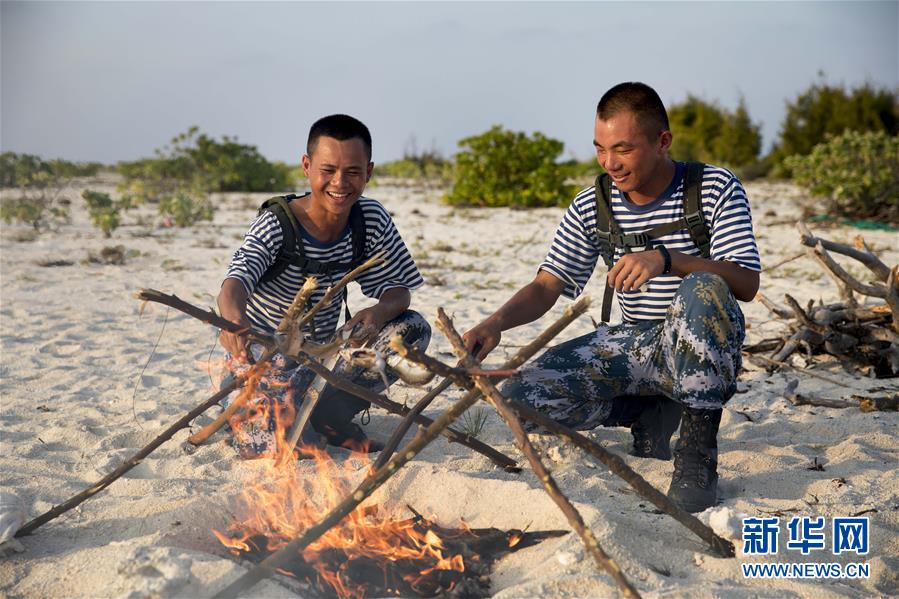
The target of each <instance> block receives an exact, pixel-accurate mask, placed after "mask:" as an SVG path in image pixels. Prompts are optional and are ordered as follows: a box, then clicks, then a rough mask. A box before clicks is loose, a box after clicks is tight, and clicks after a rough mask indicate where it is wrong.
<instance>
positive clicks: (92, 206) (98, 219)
mask: <svg viewBox="0 0 899 599" xmlns="http://www.w3.org/2000/svg"><path fill="white" fill-rule="evenodd" d="M81 197H82V198H83V199H84V203H85V205H86V206H87V212H88V215H89V216H90V219H91V223H93V225H94V226H95V227H97V228H98V229H100V230H101V231H103V235H104V236H105V237H107V238H108V237H111V236H112V232H113V231H115V230H116V229H117V228H118V227H119V225H120V224H121V222H122V218H121V213H122V211H123V210H127V209H128V208H130V207H131V203H130V202H129V201H128V199H127V198H125V199H120V200H113V199H112V197H110V195H109V194H108V193H103V192H99V191H92V190H90V189H86V190H84V191H83V192H81Z"/></svg>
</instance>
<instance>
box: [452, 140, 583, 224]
mask: <svg viewBox="0 0 899 599" xmlns="http://www.w3.org/2000/svg"><path fill="white" fill-rule="evenodd" d="M459 147H460V148H462V151H460V152H459V153H458V154H456V164H455V168H454V170H453V187H452V190H451V191H450V192H449V193H448V194H447V195H446V198H445V199H446V201H447V202H448V203H450V204H461V205H472V206H518V207H537V206H559V205H563V204H566V203H567V202H569V201H570V200H571V196H572V195H573V193H574V191H575V188H574V186H572V185H568V184H566V183H565V181H566V179H567V178H568V175H569V171H570V165H569V164H568V163H560V162H558V158H559V156H560V155H561V154H562V151H563V150H564V147H565V146H564V144H563V143H562V142H561V141H558V140H555V139H551V138H549V137H546V136H545V135H543V134H542V133H540V132H539V131H538V132H535V133H534V134H533V135H530V136H529V135H527V134H526V133H521V132H514V131H506V130H504V129H503V128H502V127H500V126H495V127H492V128H491V129H490V130H489V131H486V132H485V133H482V134H481V135H475V136H473V137H467V138H465V139H463V140H461V141H460V142H459Z"/></svg>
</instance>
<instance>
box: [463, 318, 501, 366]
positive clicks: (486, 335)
mask: <svg viewBox="0 0 899 599" xmlns="http://www.w3.org/2000/svg"><path fill="white" fill-rule="evenodd" d="M502 338H503V332H502V331H501V330H500V328H499V327H497V326H495V325H493V324H492V323H491V322H490V320H489V319H488V320H485V321H484V322H482V323H481V324H479V325H478V326H476V327H474V328H473V329H471V330H470V331H468V332H467V333H465V334H464V335H462V341H463V342H464V343H465V349H467V350H468V351H469V353H472V354H474V357H475V359H477V361H478V362H480V361H481V360H483V359H484V358H486V357H487V354H489V353H490V352H491V351H493V350H494V349H495V348H496V346H497V345H499V342H500V340H501V339H502Z"/></svg>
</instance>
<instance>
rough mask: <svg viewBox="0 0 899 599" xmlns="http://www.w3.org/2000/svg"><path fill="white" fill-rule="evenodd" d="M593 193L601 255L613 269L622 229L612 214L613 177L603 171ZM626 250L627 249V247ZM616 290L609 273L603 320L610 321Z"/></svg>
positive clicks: (603, 302)
mask: <svg viewBox="0 0 899 599" xmlns="http://www.w3.org/2000/svg"><path fill="white" fill-rule="evenodd" d="M593 194H594V196H595V199H596V242H597V245H598V246H599V255H600V256H602V259H603V262H605V263H606V268H607V270H612V266H613V265H614V263H615V247H616V245H620V244H619V243H618V242H619V241H620V240H621V230H620V229H619V228H618V223H617V222H615V217H614V216H612V177H610V176H609V174H608V173H603V174H601V175H600V176H598V177H596V181H595V182H594V184H593ZM625 251H627V250H626V249H625ZM614 294H615V290H614V289H613V288H612V287H610V286H609V275H608V273H607V274H606V288H605V291H603V295H602V315H601V316H600V318H601V319H602V322H609V318H610V317H611V315H612V296H613V295H614Z"/></svg>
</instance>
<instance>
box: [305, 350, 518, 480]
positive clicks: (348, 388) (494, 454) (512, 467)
mask: <svg viewBox="0 0 899 599" xmlns="http://www.w3.org/2000/svg"><path fill="white" fill-rule="evenodd" d="M304 365H305V366H306V367H307V368H309V370H312V371H313V372H315V373H316V374H317V375H319V376H321V377H322V378H323V379H325V380H326V381H327V382H328V383H329V384H330V385H331V386H333V387H335V388H337V389H340V390H341V391H345V392H347V393H350V394H352V395H355V396H356V397H359V398H361V399H364V400H365V401H367V402H369V403H373V404H375V405H376V406H380V407H382V408H384V409H385V410H387V411H388V412H391V413H393V414H398V415H400V416H406V415H407V414H409V413H410V412H411V410H410V409H409V408H407V407H406V406H404V405H403V404H400V403H397V402H395V401H393V400H391V399H389V398H388V397H386V396H385V395H382V394H380V393H375V392H374V391H372V390H371V389H368V388H366V387H363V386H361V385H357V384H356V383H353V382H352V381H348V380H346V379H345V378H343V377H341V376H336V375H333V374H331V373H330V372H329V371H328V370H327V369H326V368H324V367H322V365H321V364H319V363H317V362H315V361H313V360H308V361H306V362H304ZM415 422H418V423H419V424H423V425H425V426H430V425H431V424H433V423H434V421H433V420H431V419H430V418H428V417H427V416H425V415H423V414H418V415H417V416H415ZM441 434H442V435H443V436H444V437H446V438H447V439H449V440H450V441H451V442H455V443H459V444H460V445H464V446H465V447H468V448H469V449H471V450H473V451H476V452H478V453H480V454H481V455H483V456H485V457H486V458H488V459H489V460H490V461H491V462H493V463H494V464H496V465H497V466H499V467H500V468H502V469H504V470H506V471H507V472H520V471H521V468H519V467H518V463H517V462H516V461H515V460H513V459H512V458H510V457H508V456H507V455H505V454H503V453H501V452H499V451H497V450H495V449H493V448H492V447H490V446H489V445H487V444H486V443H483V442H481V441H479V440H477V439H476V438H474V437H472V436H471V435H466V434H465V433H461V432H459V431H457V430H456V429H453V428H447V429H446V430H444V431H442V432H441Z"/></svg>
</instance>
